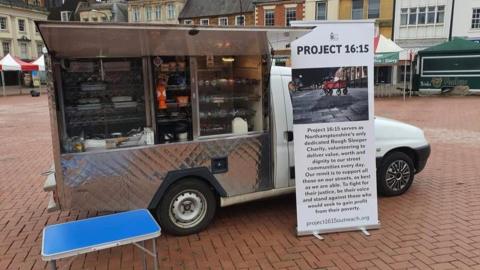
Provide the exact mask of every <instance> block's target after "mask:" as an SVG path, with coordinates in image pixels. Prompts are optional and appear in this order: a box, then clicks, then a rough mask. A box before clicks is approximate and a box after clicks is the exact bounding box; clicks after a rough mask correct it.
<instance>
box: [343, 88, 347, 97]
mask: <svg viewBox="0 0 480 270" xmlns="http://www.w3.org/2000/svg"><path fill="white" fill-rule="evenodd" d="M343 94H344V95H345V96H346V95H347V94H348V88H347V87H345V88H343Z"/></svg>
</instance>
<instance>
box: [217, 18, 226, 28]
mask: <svg viewBox="0 0 480 270" xmlns="http://www.w3.org/2000/svg"><path fill="white" fill-rule="evenodd" d="M218 25H221V26H226V25H228V18H227V17H221V18H218Z"/></svg>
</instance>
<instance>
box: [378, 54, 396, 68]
mask: <svg viewBox="0 0 480 270" xmlns="http://www.w3.org/2000/svg"><path fill="white" fill-rule="evenodd" d="M399 55H400V53H398V52H389V53H376V54H375V65H395V64H397V63H398V59H399Z"/></svg>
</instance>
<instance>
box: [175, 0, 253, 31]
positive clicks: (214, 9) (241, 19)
mask: <svg viewBox="0 0 480 270" xmlns="http://www.w3.org/2000/svg"><path fill="white" fill-rule="evenodd" d="M254 10H255V9H254V6H253V2H252V0H241V1H231V0H210V1H198V0H187V2H186V3H185V6H184V8H183V10H182V12H181V13H180V15H179V17H178V19H179V21H180V23H181V24H196V25H218V26H232V25H233V26H244V25H255V16H254Z"/></svg>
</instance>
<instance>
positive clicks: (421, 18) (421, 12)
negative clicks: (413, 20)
mask: <svg viewBox="0 0 480 270" xmlns="http://www.w3.org/2000/svg"><path fill="white" fill-rule="evenodd" d="M426 16H427V13H426V8H425V7H420V8H418V24H425V20H426Z"/></svg>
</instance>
